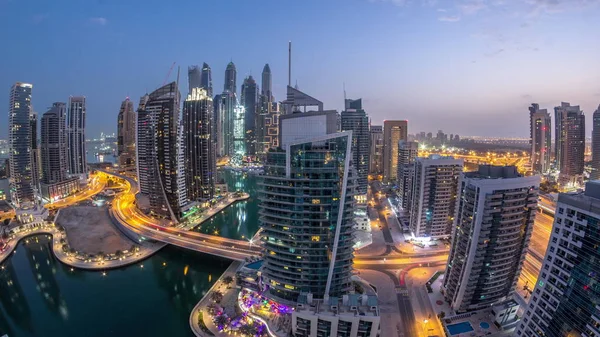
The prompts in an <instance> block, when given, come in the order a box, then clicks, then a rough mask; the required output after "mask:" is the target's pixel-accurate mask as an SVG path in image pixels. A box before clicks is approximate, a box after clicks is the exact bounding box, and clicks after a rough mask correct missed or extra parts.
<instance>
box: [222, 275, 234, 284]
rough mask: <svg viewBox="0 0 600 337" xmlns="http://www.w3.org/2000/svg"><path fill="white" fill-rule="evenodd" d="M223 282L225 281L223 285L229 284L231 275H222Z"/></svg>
mask: <svg viewBox="0 0 600 337" xmlns="http://www.w3.org/2000/svg"><path fill="white" fill-rule="evenodd" d="M223 283H225V285H230V284H231V283H233V277H231V276H229V275H227V276H225V277H223Z"/></svg>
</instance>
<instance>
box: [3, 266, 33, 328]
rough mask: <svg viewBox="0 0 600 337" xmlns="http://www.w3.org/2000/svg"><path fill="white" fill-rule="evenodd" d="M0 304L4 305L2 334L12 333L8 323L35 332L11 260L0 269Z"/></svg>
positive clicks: (29, 311)
mask: <svg viewBox="0 0 600 337" xmlns="http://www.w3.org/2000/svg"><path fill="white" fill-rule="evenodd" d="M0 303H2V304H3V305H2V306H0V332H2V333H6V334H8V333H9V332H12V329H11V328H10V325H9V324H8V321H12V322H14V323H15V324H16V325H18V327H19V328H21V329H23V330H25V331H28V332H33V327H32V324H31V310H30V309H29V304H28V303H27V299H26V298H25V292H24V291H23V288H22V287H21V283H19V280H18V278H17V271H16V270H15V268H14V266H13V264H12V262H11V261H10V259H9V261H7V262H5V263H4V264H2V267H0Z"/></svg>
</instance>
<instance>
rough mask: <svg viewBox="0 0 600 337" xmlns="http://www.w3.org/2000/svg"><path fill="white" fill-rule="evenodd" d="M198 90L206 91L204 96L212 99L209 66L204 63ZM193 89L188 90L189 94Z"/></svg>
mask: <svg viewBox="0 0 600 337" xmlns="http://www.w3.org/2000/svg"><path fill="white" fill-rule="evenodd" d="M200 88H203V89H204V90H206V94H207V95H208V96H209V97H213V86H212V71H211V70H210V66H209V65H208V64H207V63H206V62H204V63H203V64H202V73H201V75H200ZM192 89H193V88H190V89H189V92H190V93H191V92H192Z"/></svg>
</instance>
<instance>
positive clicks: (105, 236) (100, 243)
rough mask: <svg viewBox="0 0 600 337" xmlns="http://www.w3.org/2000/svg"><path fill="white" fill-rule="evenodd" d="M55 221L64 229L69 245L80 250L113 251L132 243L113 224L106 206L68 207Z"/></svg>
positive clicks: (122, 248) (126, 247)
mask: <svg viewBox="0 0 600 337" xmlns="http://www.w3.org/2000/svg"><path fill="white" fill-rule="evenodd" d="M55 222H56V224H59V225H61V226H63V227H64V228H65V229H66V231H67V237H68V239H69V245H70V246H71V247H72V248H75V249H76V250H78V251H81V252H86V253H90V254H96V253H98V252H104V253H114V252H116V251H117V250H127V249H129V248H131V245H132V244H133V242H132V241H131V240H129V238H127V237H126V236H125V235H124V234H123V233H121V232H120V231H119V229H117V228H116V227H115V225H113V223H112V222H111V220H110V217H109V215H108V209H107V208H106V207H94V206H74V207H68V208H65V209H62V210H61V211H60V213H59V215H58V218H57V219H56V221H55Z"/></svg>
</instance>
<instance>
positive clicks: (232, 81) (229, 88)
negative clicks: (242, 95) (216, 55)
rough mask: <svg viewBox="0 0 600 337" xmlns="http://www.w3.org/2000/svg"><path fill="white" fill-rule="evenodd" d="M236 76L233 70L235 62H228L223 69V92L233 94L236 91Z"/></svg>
mask: <svg viewBox="0 0 600 337" xmlns="http://www.w3.org/2000/svg"><path fill="white" fill-rule="evenodd" d="M236 78H237V71H236V70H235V64H233V62H229V64H227V68H226V69H225V88H224V91H225V92H232V93H234V94H235V93H236V92H237V91H236V90H237V89H236V88H237V84H236Z"/></svg>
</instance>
